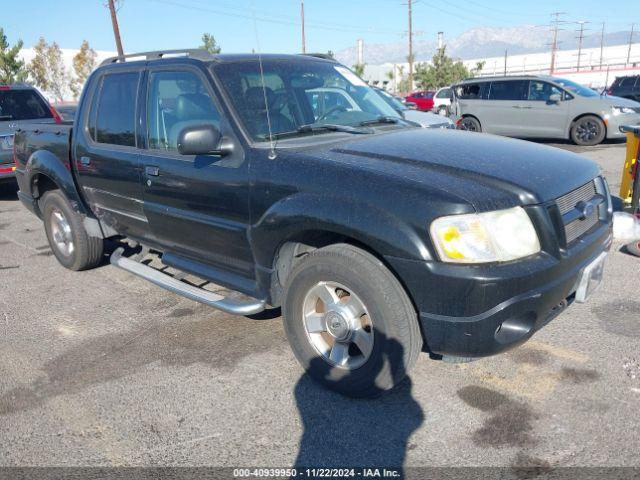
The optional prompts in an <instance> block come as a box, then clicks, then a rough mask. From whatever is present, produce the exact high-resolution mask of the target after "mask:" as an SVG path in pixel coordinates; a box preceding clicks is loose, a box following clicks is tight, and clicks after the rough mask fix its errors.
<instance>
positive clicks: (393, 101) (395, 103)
mask: <svg viewBox="0 0 640 480" xmlns="http://www.w3.org/2000/svg"><path fill="white" fill-rule="evenodd" d="M375 91H376V92H378V93H379V94H380V96H381V97H382V99H383V100H384V101H385V102H387V104H388V105H389V106H390V107H391V108H393V109H394V110H400V111H402V110H409V109H408V108H407V106H406V105H405V104H404V103H402V102H401V101H400V100H398V99H397V98H396V97H394V96H393V95H391V94H390V93H389V92H387V91H385V90H382V89H377V88H376V89H375Z"/></svg>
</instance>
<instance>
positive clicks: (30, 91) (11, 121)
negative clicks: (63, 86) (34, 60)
mask: <svg viewBox="0 0 640 480" xmlns="http://www.w3.org/2000/svg"><path fill="white" fill-rule="evenodd" d="M34 121H35V122H46V121H51V122H55V121H60V117H59V116H58V114H57V113H56V112H55V110H52V108H51V106H50V105H49V103H48V102H47V100H46V99H45V98H44V97H43V96H42V95H41V94H40V92H38V90H37V89H35V88H33V87H31V86H29V85H22V84H16V85H0V183H1V182H6V181H13V177H14V176H15V166H14V163H13V135H14V131H15V129H16V128H19V127H21V126H22V125H24V124H26V123H30V122H34Z"/></svg>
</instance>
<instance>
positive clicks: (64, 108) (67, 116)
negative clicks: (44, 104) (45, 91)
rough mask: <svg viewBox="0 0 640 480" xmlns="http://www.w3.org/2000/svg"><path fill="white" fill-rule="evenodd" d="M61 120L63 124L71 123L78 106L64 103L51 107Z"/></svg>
mask: <svg viewBox="0 0 640 480" xmlns="http://www.w3.org/2000/svg"><path fill="white" fill-rule="evenodd" d="M53 108H54V109H55V111H56V112H58V114H60V117H62V120H64V121H65V122H73V119H74V118H75V116H76V110H77V109H78V104H77V103H75V102H65V103H56V104H54V105H53Z"/></svg>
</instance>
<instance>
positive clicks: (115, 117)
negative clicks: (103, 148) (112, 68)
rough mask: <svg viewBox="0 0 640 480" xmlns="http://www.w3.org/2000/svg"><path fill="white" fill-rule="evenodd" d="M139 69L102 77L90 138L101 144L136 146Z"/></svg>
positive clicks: (91, 121)
mask: <svg viewBox="0 0 640 480" xmlns="http://www.w3.org/2000/svg"><path fill="white" fill-rule="evenodd" d="M139 77H140V74H139V73H138V72H126V73H110V74H107V75H105V76H104V77H102V84H101V87H100V89H99V91H98V98H97V101H96V102H95V104H94V109H95V111H92V114H91V119H90V122H89V130H90V132H91V138H93V140H95V141H96V142H98V143H108V144H111V145H122V146H125V147H135V146H136V132H135V130H136V128H135V125H136V122H135V117H136V99H137V95H138V79H139Z"/></svg>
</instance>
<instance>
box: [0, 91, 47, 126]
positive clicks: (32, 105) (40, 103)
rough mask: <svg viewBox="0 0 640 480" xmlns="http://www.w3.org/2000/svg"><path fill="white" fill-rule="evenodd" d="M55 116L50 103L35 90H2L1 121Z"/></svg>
mask: <svg viewBox="0 0 640 480" xmlns="http://www.w3.org/2000/svg"><path fill="white" fill-rule="evenodd" d="M43 118H53V115H52V113H51V109H50V108H49V105H47V103H46V102H45V101H44V100H43V99H42V98H41V97H40V95H38V94H37V93H36V92H34V91H33V90H0V121H4V120H38V119H43Z"/></svg>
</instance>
